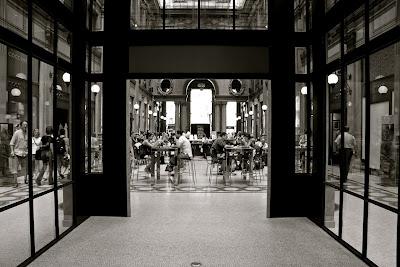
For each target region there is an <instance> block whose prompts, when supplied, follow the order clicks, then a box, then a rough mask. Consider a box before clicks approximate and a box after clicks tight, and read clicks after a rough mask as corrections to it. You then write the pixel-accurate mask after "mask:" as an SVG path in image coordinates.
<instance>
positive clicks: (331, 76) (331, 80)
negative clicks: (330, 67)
mask: <svg viewBox="0 0 400 267" xmlns="http://www.w3.org/2000/svg"><path fill="white" fill-rule="evenodd" d="M338 81H339V77H338V76H337V74H335V73H332V74H329V76H328V84H330V85H334V84H337V83H338Z"/></svg>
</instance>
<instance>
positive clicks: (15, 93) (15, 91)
mask: <svg viewBox="0 0 400 267" xmlns="http://www.w3.org/2000/svg"><path fill="white" fill-rule="evenodd" d="M11 95H12V96H15V97H18V96H20V95H21V90H19V88H13V89H11Z"/></svg>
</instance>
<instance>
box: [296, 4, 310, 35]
mask: <svg viewBox="0 0 400 267" xmlns="http://www.w3.org/2000/svg"><path fill="white" fill-rule="evenodd" d="M306 2H307V0H294V31H295V32H305V31H307V28H306V25H307V21H306V17H307V12H306V10H307V7H306V6H307V5H306Z"/></svg>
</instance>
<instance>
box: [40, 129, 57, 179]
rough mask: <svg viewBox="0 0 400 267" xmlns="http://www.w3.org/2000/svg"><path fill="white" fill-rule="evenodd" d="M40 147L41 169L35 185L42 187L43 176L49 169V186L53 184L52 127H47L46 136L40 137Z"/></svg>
mask: <svg viewBox="0 0 400 267" xmlns="http://www.w3.org/2000/svg"><path fill="white" fill-rule="evenodd" d="M41 141H42V142H41V145H40V150H41V158H42V162H43V165H42V169H41V170H40V172H39V175H38V177H37V178H36V184H37V185H42V178H43V175H44V173H45V171H46V169H47V167H49V178H48V181H49V185H52V184H54V181H53V155H54V147H53V143H54V141H53V127H52V126H47V127H46V135H44V136H42V140H41Z"/></svg>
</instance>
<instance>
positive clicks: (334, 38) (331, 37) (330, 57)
mask: <svg viewBox="0 0 400 267" xmlns="http://www.w3.org/2000/svg"><path fill="white" fill-rule="evenodd" d="M340 44H341V40H340V25H336V26H335V27H334V28H333V29H331V30H330V31H329V32H328V33H327V34H326V59H327V63H329V62H332V61H334V60H335V59H338V58H340Z"/></svg>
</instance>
